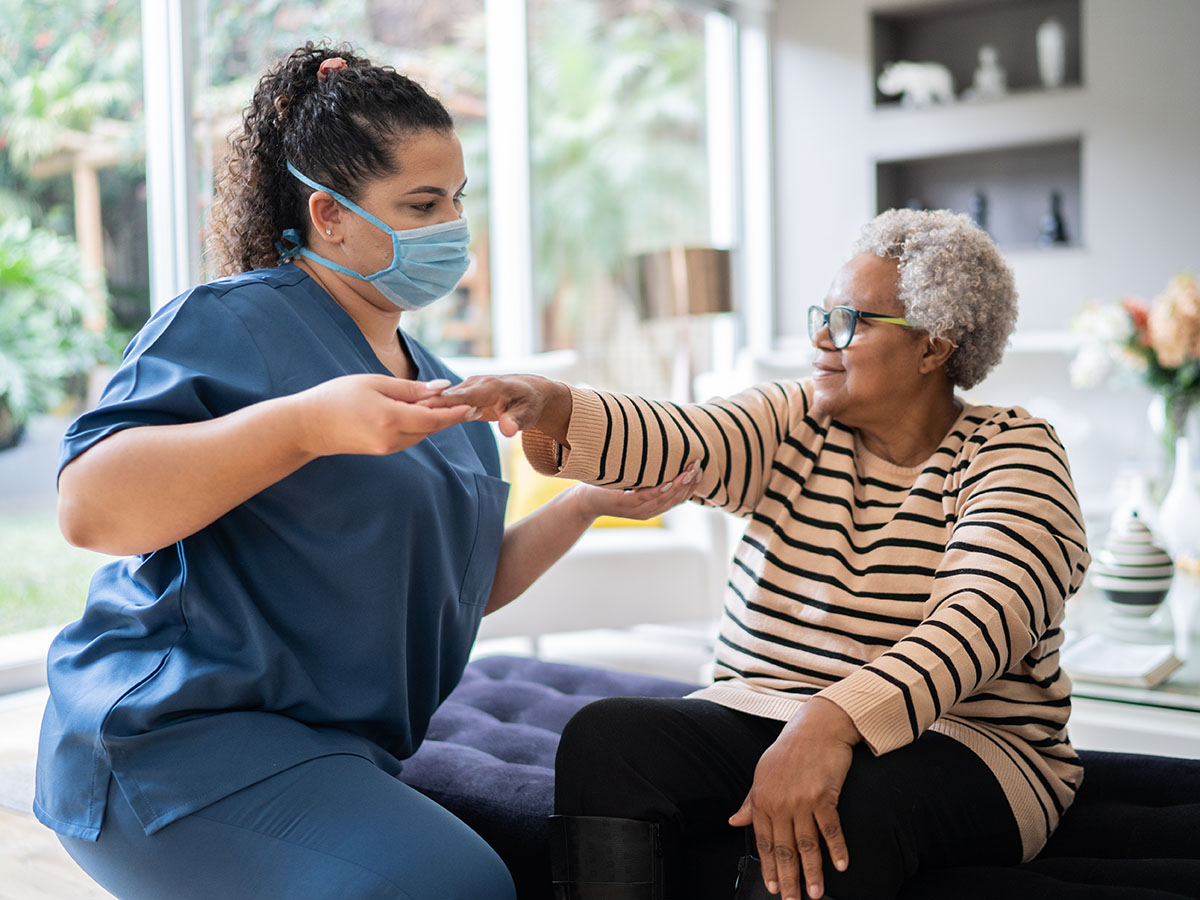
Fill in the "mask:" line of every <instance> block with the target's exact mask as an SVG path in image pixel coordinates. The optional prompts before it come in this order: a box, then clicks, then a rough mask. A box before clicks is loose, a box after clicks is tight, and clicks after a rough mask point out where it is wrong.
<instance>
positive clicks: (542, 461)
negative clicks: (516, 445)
mask: <svg viewBox="0 0 1200 900" xmlns="http://www.w3.org/2000/svg"><path fill="white" fill-rule="evenodd" d="M521 450H522V451H524V453H525V458H526V459H527V460H529V465H530V466H532V467H533V471H535V472H537V473H538V474H539V475H557V474H558V470H559V469H560V468H561V467H562V451H563V447H562V444H560V443H559V442H558V441H556V440H555V439H554V438H552V437H550V435H548V434H546V432H544V431H539V430H538V429H536V428H527V429H525V430H524V431H522V432H521Z"/></svg>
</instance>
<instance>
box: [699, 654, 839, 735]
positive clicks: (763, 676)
mask: <svg viewBox="0 0 1200 900" xmlns="http://www.w3.org/2000/svg"><path fill="white" fill-rule="evenodd" d="M717 665H719V666H720V667H721V668H722V669H728V670H729V671H730V672H732V673H733V675H714V676H713V681H733V676H734V675H736V676H738V677H739V678H742V679H745V680H746V681H752V680H757V681H782V680H783V679H781V678H780V677H779V676H778V675H770V674H768V673H767V672H756V671H754V670H752V669H747V670H742V669H739V668H738V667H737V666H735V665H733V663H731V662H729V660H722V661H720V662H718V663H717ZM771 690H773V691H778V692H779V693H781V694H801V695H803V694H807V695H811V694H815V693H817V692H818V691H819V690H821V689H820V688H819V687H816V686H815V685H808V684H798V685H791V686H788V687H772V688H771ZM780 724H782V723H780Z"/></svg>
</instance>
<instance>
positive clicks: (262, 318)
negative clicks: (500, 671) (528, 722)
mask: <svg viewBox="0 0 1200 900" xmlns="http://www.w3.org/2000/svg"><path fill="white" fill-rule="evenodd" d="M465 185H466V177H465V174H464V171H463V161H462V150H461V148H460V146H459V142H458V139H457V138H456V137H455V135H454V130H453V125H452V122H451V120H450V117H449V115H448V114H447V112H446V110H445V109H444V107H443V106H442V105H441V104H440V103H439V102H438V101H437V100H435V99H433V98H432V97H430V96H429V95H428V94H427V93H426V92H425V91H424V90H422V89H421V88H420V87H419V86H418V85H417V84H415V83H414V82H412V81H410V80H409V79H408V78H406V77H404V76H402V75H399V74H397V73H396V72H395V71H393V70H391V69H390V68H386V67H380V66H375V65H372V64H371V63H370V62H369V61H368V60H365V59H362V58H360V57H356V56H354V55H353V54H351V53H350V52H349V50H348V49H336V50H335V49H330V48H328V47H324V46H313V45H312V44H309V45H306V46H305V47H303V48H300V49H299V50H296V51H295V52H293V53H292V54H291V55H290V56H289V57H288V58H287V59H286V60H284V61H282V62H281V63H279V64H278V65H277V66H275V67H274V68H273V69H272V70H271V71H269V72H268V73H267V74H266V75H264V76H263V78H262V80H261V81H260V82H259V84H258V87H257V89H256V92H255V95H254V99H253V101H252V104H251V106H250V107H248V108H247V110H246V112H245V115H244V119H243V129H242V132H241V134H240V135H239V136H238V137H236V138H235V140H234V142H233V147H232V152H231V155H230V160H229V165H228V170H227V172H226V173H225V176H224V178H223V179H222V181H221V183H220V184H219V185H218V202H217V205H216V207H215V209H214V215H213V217H212V220H211V223H210V228H211V230H212V238H213V240H212V249H213V251H214V254H213V255H214V257H215V258H216V259H217V260H218V261H219V264H220V265H221V266H222V269H223V271H225V272H226V273H227V274H228V277H225V278H223V279H221V280H219V281H215V282H212V283H209V284H204V285H201V286H199V287H196V288H194V289H193V290H190V291H188V292H187V293H185V294H183V295H182V296H180V297H178V298H176V299H175V300H173V301H172V302H171V303H169V304H167V305H166V306H165V307H163V308H162V309H160V310H159V311H158V312H156V313H155V314H154V316H153V317H152V318H151V319H150V321H149V322H148V323H147V324H146V326H145V327H144V328H143V329H142V331H141V332H140V333H139V334H138V335H137V337H136V338H135V339H134V340H133V342H132V343H131V344H130V346H129V348H128V349H127V351H126V353H125V358H124V361H123V362H122V364H121V366H120V368H119V370H118V371H117V373H116V374H115V375H114V376H113V378H112V381H111V382H110V383H109V385H108V387H107V388H106V390H105V392H104V394H103V397H102V398H101V401H100V403H99V406H98V407H97V408H96V409H94V410H92V411H90V412H88V413H86V414H84V415H83V416H82V417H81V418H80V419H79V420H78V421H76V422H75V423H74V424H73V425H72V426H71V428H70V429H69V430H68V432H67V434H66V436H65V438H64V440H63V446H62V458H61V468H60V474H59V520H60V524H61V527H62V529H63V532H64V534H65V535H66V536H67V538H68V540H70V541H71V542H72V543H74V544H77V545H79V546H84V547H89V548H92V549H95V550H98V551H101V552H105V553H110V554H114V555H119V556H121V557H122V558H120V559H118V560H116V561H114V562H112V563H110V564H108V565H106V566H104V567H103V568H102V569H100V570H99V571H98V572H97V573H96V575H95V577H94V578H93V580H92V584H91V588H90V590H89V594H88V600H87V606H86V608H85V610H84V613H83V616H82V618H81V619H80V620H79V621H78V622H75V623H73V624H72V625H69V626H68V627H67V628H66V629H64V630H63V632H62V633H61V634H60V635H59V636H58V637H57V638H56V640H55V641H54V644H53V646H52V648H51V651H50V658H49V679H50V700H49V703H48V705H47V709H46V714H45V718H44V721H43V726H42V733H41V742H40V748H39V755H38V772H37V796H36V800H35V813H36V814H37V816H38V818H39V819H40V820H41V821H42V822H43V823H45V824H46V825H48V826H49V827H50V828H52V829H54V830H55V831H56V832H57V833H58V834H59V836H60V839H61V840H62V843H63V845H64V846H65V847H66V849H67V851H68V852H69V853H70V854H71V856H72V857H73V858H74V859H75V860H76V861H77V862H78V863H79V864H80V865H81V866H82V867H83V868H84V869H85V870H86V871H87V872H88V873H89V874H90V875H91V876H92V877H93V878H95V879H96V881H98V882H99V883H100V884H101V885H102V886H103V887H105V888H106V889H107V890H109V891H110V892H111V893H113V894H115V895H116V896H117V897H120V898H145V900H151V898H152V900H164V898H171V900H188V898H221V900H230V898H272V900H275V898H285V897H286V898H289V900H296V898H338V900H347V898H406V900H424V898H429V900H434V898H436V900H450V898H464V900H465V898H472V900H476V898H495V900H504V898H509V897H512V896H513V887H512V882H511V879H510V878H509V875H508V872H507V870H506V869H505V867H504V864H503V863H502V862H501V860H500V859H499V857H497V856H496V854H495V853H494V852H493V851H492V850H491V848H489V847H488V846H487V844H485V843H484V842H483V840H482V839H480V838H479V837H478V836H477V835H475V834H474V833H473V832H472V831H470V829H468V828H467V827H466V826H465V825H464V824H463V823H462V822H460V821H459V820H457V819H455V818H454V817H453V816H452V815H451V814H450V813H448V812H446V811H445V810H443V809H441V808H440V807H438V806H437V805H436V804H434V803H433V802H432V801H430V800H428V799H426V798H425V797H423V796H421V795H420V794H418V793H416V792H415V791H413V790H412V789H411V788H409V787H407V786H406V785H404V784H403V783H402V782H400V781H399V780H397V779H396V777H395V776H396V774H397V773H398V772H399V771H400V767H401V763H400V760H403V759H405V758H406V757H408V756H410V755H411V754H412V753H413V752H414V751H415V750H416V748H417V746H418V745H419V744H420V742H421V739H422V737H423V736H424V734H425V730H426V727H427V725H428V723H429V719H430V716H431V715H432V714H433V712H434V710H436V708H437V706H438V704H439V703H441V701H442V700H443V699H444V698H445V697H446V695H447V694H448V693H449V692H450V691H451V689H453V687H454V686H455V685H456V684H457V682H458V680H459V677H460V676H461V674H462V671H463V667H464V666H465V665H466V663H467V657H468V653H469V650H470V647H471V643H472V641H473V640H474V637H475V634H476V631H477V629H478V626H479V621H480V618H481V617H482V616H483V615H484V614H485V613H487V612H490V611H491V610H493V609H496V608H498V607H500V606H503V605H504V604H506V603H508V602H509V601H510V600H512V599H513V598H515V597H516V596H518V595H519V594H520V593H521V592H522V591H523V590H524V589H525V588H526V587H528V586H529V584H531V583H532V582H533V580H534V579H536V578H537V577H538V575H540V574H541V573H542V572H544V571H545V570H546V568H548V567H549V565H550V564H551V563H552V562H554V560H555V559H557V558H558V557H559V556H561V555H562V553H564V552H565V551H566V550H567V549H568V548H569V547H570V545H571V544H572V543H573V542H574V541H575V540H576V539H577V538H578V537H579V535H580V534H581V533H582V532H583V530H584V529H585V528H586V527H587V526H588V525H589V524H590V523H591V522H592V521H593V520H594V519H595V517H596V516H598V515H601V514H613V515H625V516H629V517H633V518H644V517H647V516H650V515H656V514H657V513H659V512H661V511H662V510H663V509H665V508H667V507H669V506H671V505H673V504H675V503H678V502H680V501H681V500H682V499H684V498H685V496H686V495H687V494H689V493H690V491H691V477H692V475H691V474H685V475H683V476H681V477H680V478H678V479H677V480H676V481H675V482H674V483H672V485H671V486H670V487H669V488H668V489H666V490H663V491H659V490H654V491H646V492H633V493H623V492H619V491H607V490H600V489H596V488H586V487H583V486H577V487H574V488H572V489H571V490H570V491H568V492H566V493H565V494H562V495H560V496H559V498H558V499H556V500H555V501H553V502H551V503H550V504H548V505H547V506H545V507H543V508H542V509H541V510H539V511H538V512H536V513H534V514H533V515H531V516H529V517H527V518H526V519H524V520H522V521H521V522H519V523H517V524H515V525H513V526H511V527H510V528H508V529H507V530H505V529H504V526H503V517H504V506H505V500H506V497H507V491H508V486H507V485H506V484H505V483H504V482H503V481H502V480H501V479H500V477H499V475H500V469H499V460H498V455H497V451H496V446H495V441H494V438H493V435H492V433H491V431H490V426H488V425H487V424H485V423H483V422H477V421H474V420H475V418H476V414H475V412H474V410H472V409H470V408H467V407H463V406H457V407H451V408H448V409H432V408H428V407H427V406H424V405H422V401H423V400H427V399H428V398H430V397H432V396H435V395H436V394H438V393H439V392H440V391H441V390H443V389H444V388H445V387H447V386H449V385H450V384H451V383H453V382H456V381H457V380H458V379H457V377H456V376H455V375H454V373H453V372H451V371H450V370H449V369H448V368H447V367H446V366H445V364H444V363H443V362H442V361H441V360H439V359H438V358H437V357H436V356H434V355H433V354H431V353H430V352H429V351H427V350H426V349H425V348H424V347H422V346H421V345H420V344H419V343H417V342H416V341H414V340H413V339H412V338H411V337H409V336H408V335H407V334H405V332H404V331H403V330H401V329H400V327H399V325H400V318H401V314H402V313H403V312H404V311H406V310H415V309H419V308H421V307H422V306H425V305H427V304H428V303H430V302H432V301H434V300H437V299H438V298H439V297H441V296H443V295H445V294H446V293H448V292H449V291H450V290H451V289H453V287H454V286H455V285H456V284H457V282H458V280H459V278H460V277H461V276H462V274H463V272H464V271H465V269H466V265H467V243H468V240H469V233H468V230H467V224H466V220H465V218H463V215H462V197H463V190H464V188H465Z"/></svg>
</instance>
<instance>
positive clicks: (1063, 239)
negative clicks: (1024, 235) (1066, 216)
mask: <svg viewBox="0 0 1200 900" xmlns="http://www.w3.org/2000/svg"><path fill="white" fill-rule="evenodd" d="M1066 243H1068V238H1067V226H1066V225H1065V224H1064V223H1063V215H1062V194H1060V193H1059V192H1058V191H1051V192H1050V210H1049V211H1048V212H1047V213H1046V215H1044V216H1042V230H1041V233H1039V234H1038V246H1040V247H1051V246H1053V245H1055V244H1066Z"/></svg>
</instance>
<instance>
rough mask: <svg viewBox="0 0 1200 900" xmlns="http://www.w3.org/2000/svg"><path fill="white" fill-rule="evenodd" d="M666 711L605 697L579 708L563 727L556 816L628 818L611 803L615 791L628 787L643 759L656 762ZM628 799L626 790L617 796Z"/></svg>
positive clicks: (557, 766)
mask: <svg viewBox="0 0 1200 900" xmlns="http://www.w3.org/2000/svg"><path fill="white" fill-rule="evenodd" d="M661 718H662V711H661V709H656V708H655V706H654V703H653V701H652V700H648V699H647V698H641V697H607V698H604V699H602V700H595V701H593V702H591V703H589V704H588V705H587V706H585V707H583V708H582V709H580V710H579V711H578V712H577V713H575V715H574V716H572V717H571V720H570V721H569V722H567V724H566V727H565V728H563V732H562V736H561V738H560V739H559V743H558V753H557V756H556V759H555V764H554V770H555V771H554V780H555V789H554V793H555V811H556V812H558V813H559V814H561V815H607V816H625V815H628V812H626V811H623V810H622V809H621V808H617V807H612V806H610V805H609V804H610V803H611V802H613V801H614V800H616V799H617V798H616V797H614V795H613V788H614V786H615V785H617V784H621V785H626V786H627V785H629V783H630V782H631V781H633V782H634V783H636V782H637V779H636V778H633V779H631V778H630V777H629V776H630V772H631V771H636V770H638V769H639V768H640V763H639V760H642V759H643V758H645V759H646V760H648V761H651V762H652V761H653V759H654V757H655V756H656V752H655V750H654V748H655V747H656V746H657V742H656V741H655V739H654V733H655V731H656V730H657V728H658V725H659V722H661ZM618 793H619V794H620V795H621V796H625V795H626V793H627V789H622V790H621V791H619V792H618Z"/></svg>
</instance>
